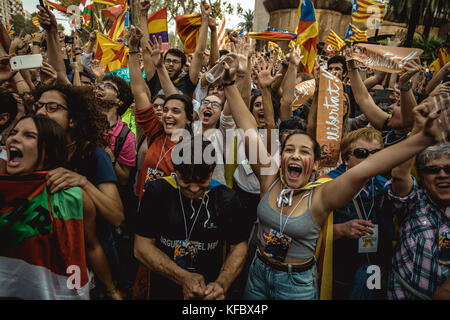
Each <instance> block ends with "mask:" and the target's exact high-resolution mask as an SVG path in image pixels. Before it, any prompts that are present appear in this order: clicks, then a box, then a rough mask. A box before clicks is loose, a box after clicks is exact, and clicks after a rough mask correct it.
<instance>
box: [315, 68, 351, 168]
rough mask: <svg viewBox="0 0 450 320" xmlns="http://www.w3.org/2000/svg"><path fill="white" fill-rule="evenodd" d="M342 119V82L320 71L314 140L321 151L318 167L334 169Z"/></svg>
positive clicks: (337, 154)
mask: <svg viewBox="0 0 450 320" xmlns="http://www.w3.org/2000/svg"><path fill="white" fill-rule="evenodd" d="M343 118H344V90H343V86H342V81H341V80H339V79H338V78H336V77H335V76H333V75H332V74H331V73H329V72H328V71H326V70H325V69H322V68H321V69H320V80H319V100H318V105H317V128H316V138H317V142H318V143H319V145H320V148H321V151H322V157H321V160H320V167H334V166H336V165H337V162H338V160H339V151H340V145H341V137H342V122H343Z"/></svg>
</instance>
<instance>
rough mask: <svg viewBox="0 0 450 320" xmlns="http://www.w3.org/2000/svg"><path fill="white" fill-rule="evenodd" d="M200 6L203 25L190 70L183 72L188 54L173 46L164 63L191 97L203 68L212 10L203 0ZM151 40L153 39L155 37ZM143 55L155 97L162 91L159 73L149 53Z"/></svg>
mask: <svg viewBox="0 0 450 320" xmlns="http://www.w3.org/2000/svg"><path fill="white" fill-rule="evenodd" d="M141 6H142V4H141ZM200 7H201V10H202V25H201V27H200V31H199V36H198V41H197V46H196V48H195V52H194V53H193V55H192V60H191V62H190V67H189V72H188V73H185V72H182V71H183V66H184V65H185V64H186V56H185V54H184V53H183V52H182V51H181V50H179V49H175V48H171V49H169V50H167V51H166V52H165V54H164V65H165V67H166V69H167V72H168V73H169V77H170V79H171V80H172V82H173V84H174V86H175V87H176V88H177V90H178V91H180V92H181V93H183V94H185V95H187V96H189V97H190V98H192V96H193V93H194V90H195V86H196V85H197V82H198V77H199V73H200V70H201V68H202V61H203V53H204V51H205V49H206V40H207V37H208V19H209V15H210V12H211V7H210V6H209V4H208V3H207V2H205V1H202V4H201V5H200ZM150 40H151V41H153V39H150ZM143 55H144V68H145V74H146V78H147V85H148V86H149V88H150V91H151V94H152V97H154V96H156V95H157V94H159V93H160V91H161V90H162V86H161V83H160V80H159V77H158V74H157V73H156V72H155V70H156V69H155V66H154V64H153V62H151V59H149V58H148V53H146V52H145V51H144V54H143Z"/></svg>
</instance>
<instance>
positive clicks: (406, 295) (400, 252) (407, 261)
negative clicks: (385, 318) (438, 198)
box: [385, 178, 450, 300]
mask: <svg viewBox="0 0 450 320" xmlns="http://www.w3.org/2000/svg"><path fill="white" fill-rule="evenodd" d="M413 180H414V187H413V189H412V191H411V192H410V194H409V195H407V196H405V197H403V198H399V197H397V196H395V195H394V194H393V193H392V189H391V187H392V180H389V181H388V182H387V183H386V186H385V188H386V190H387V191H388V195H389V197H391V198H392V200H393V202H394V208H395V209H398V210H400V211H401V212H403V213H404V214H405V219H404V220H403V222H402V225H401V227H400V230H399V241H398V244H397V247H396V249H395V254H394V256H393V259H392V270H393V271H395V272H397V274H398V275H399V276H400V277H401V278H402V279H403V280H405V281H406V282H407V283H408V284H409V285H410V286H411V287H412V288H414V289H415V290H417V291H419V292H420V293H422V294H424V295H426V296H428V297H430V298H431V296H432V295H433V293H434V292H435V291H436V289H437V288H438V287H439V286H440V285H441V284H442V283H443V282H444V281H445V280H446V278H447V277H448V276H449V274H450V265H449V264H448V262H449V261H446V262H447V263H442V261H441V259H440V258H439V255H440V254H441V252H442V251H441V252H440V251H439V249H440V248H439V237H440V236H442V235H444V236H446V235H447V234H449V232H450V207H447V208H446V210H445V212H443V211H442V210H440V209H439V207H438V206H437V205H436V204H435V203H434V202H433V201H432V200H431V199H430V198H429V197H428V195H427V194H426V193H425V191H424V190H423V189H421V188H418V186H417V182H416V180H415V179H414V178H413ZM441 257H442V255H441ZM388 281H389V282H388V298H389V299H390V300H404V299H407V300H411V299H416V297H415V296H414V295H413V294H411V292H409V291H408V290H407V289H406V288H405V287H404V286H402V285H401V284H400V283H399V281H398V280H397V279H395V277H394V275H393V273H392V272H391V273H390V274H389V280H388Z"/></svg>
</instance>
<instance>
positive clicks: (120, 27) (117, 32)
mask: <svg viewBox="0 0 450 320" xmlns="http://www.w3.org/2000/svg"><path fill="white" fill-rule="evenodd" d="M117 5H120V6H122V11H121V12H120V14H119V15H118V17H117V19H115V21H114V23H113V25H112V27H111V29H110V30H109V33H108V36H109V37H110V38H111V39H112V40H114V41H115V40H116V39H117V38H119V37H123V36H124V34H125V19H126V13H127V8H128V7H127V1H126V0H119V1H118V2H117Z"/></svg>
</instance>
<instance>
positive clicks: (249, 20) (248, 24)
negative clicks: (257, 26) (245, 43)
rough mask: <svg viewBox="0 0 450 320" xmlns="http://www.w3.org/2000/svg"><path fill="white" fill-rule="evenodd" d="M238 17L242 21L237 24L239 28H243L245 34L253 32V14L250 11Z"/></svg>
mask: <svg viewBox="0 0 450 320" xmlns="http://www.w3.org/2000/svg"><path fill="white" fill-rule="evenodd" d="M240 17H241V18H242V19H244V21H242V22H239V24H238V26H239V27H244V28H245V30H246V31H247V32H251V31H253V19H254V18H255V12H254V11H251V10H250V9H249V10H247V11H245V12H243V13H242V14H240Z"/></svg>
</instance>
